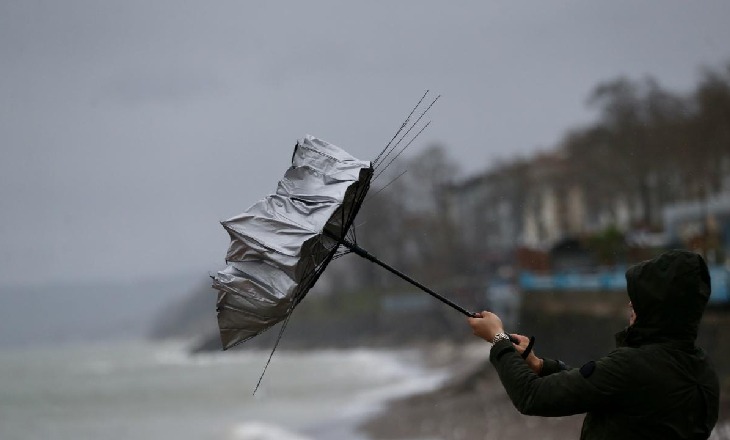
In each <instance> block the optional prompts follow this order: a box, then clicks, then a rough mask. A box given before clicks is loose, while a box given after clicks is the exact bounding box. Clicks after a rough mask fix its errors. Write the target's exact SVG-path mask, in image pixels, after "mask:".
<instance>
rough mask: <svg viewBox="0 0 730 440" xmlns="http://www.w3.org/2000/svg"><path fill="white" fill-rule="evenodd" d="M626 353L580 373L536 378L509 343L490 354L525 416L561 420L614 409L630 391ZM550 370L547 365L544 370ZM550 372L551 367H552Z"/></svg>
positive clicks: (597, 362) (573, 372)
mask: <svg viewBox="0 0 730 440" xmlns="http://www.w3.org/2000/svg"><path fill="white" fill-rule="evenodd" d="M627 360H628V359H626V358H625V353H623V352H619V351H615V352H613V353H611V354H610V355H608V356H606V357H604V358H602V359H599V360H598V361H595V362H589V363H587V364H586V365H584V366H583V367H581V368H580V369H571V370H564V371H560V372H554V373H553V374H549V375H546V376H543V377H540V376H538V375H537V374H535V373H534V372H533V371H532V370H531V369H530V368H529V366H528V365H527V364H526V363H525V361H524V360H523V359H522V358H521V357H520V355H519V354H518V352H517V350H515V348H514V346H513V345H512V344H511V343H509V341H499V342H498V343H496V344H495V345H494V346H493V347H492V350H491V353H490V361H491V362H492V364H493V365H494V367H495V369H496V370H497V374H498V375H499V378H500V380H501V381H502V385H503V386H504V388H505V390H506V391H507V394H508V395H509V397H510V399H511V400H512V403H513V404H514V405H515V407H516V408H517V410H518V411H520V412H521V413H522V414H527V415H536V416H546V417H550V416H553V417H557V416H567V415H572V414H580V413H584V412H588V411H592V410H596V409H605V408H610V407H611V406H613V405H616V404H617V403H618V402H620V401H621V399H622V398H623V396H624V395H625V393H626V392H627V391H628V390H629V383H630V380H629V379H630V376H629V375H628V371H626V370H627V362H626V361H627ZM547 366H548V364H547V363H544V364H543V369H544V368H546V367H547ZM548 368H550V367H548Z"/></svg>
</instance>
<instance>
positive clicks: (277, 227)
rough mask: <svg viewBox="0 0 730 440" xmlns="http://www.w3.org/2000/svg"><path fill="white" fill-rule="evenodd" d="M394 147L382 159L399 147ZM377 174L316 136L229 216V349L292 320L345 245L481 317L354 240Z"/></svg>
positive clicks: (218, 283) (225, 275)
mask: <svg viewBox="0 0 730 440" xmlns="http://www.w3.org/2000/svg"><path fill="white" fill-rule="evenodd" d="M424 97H425V95H424ZM422 99H423V98H422ZM437 99H438V98H437ZM434 102H435V100H434ZM419 104H420V101H419ZM431 105H433V102H432V103H431ZM416 107H418V105H417V106H416ZM429 108H430V106H429ZM414 110H415V108H414ZM426 111H428V108H427V109H426ZM411 114H413V112H411ZM423 114H425V112H424V113H422V114H421V117H422V116H423ZM409 118H410V115H409ZM408 120H409V119H406V122H404V123H403V125H402V126H401V130H402V129H403V128H404V127H405V126H406V124H407V123H408ZM419 120H420V117H419ZM416 123H418V121H416ZM427 125H428V124H426V126H427ZM414 126H415V124H414ZM411 128H413V126H412V127H411ZM424 128H426V127H423V128H422V129H421V131H423V129H424ZM408 131H410V129H409V130H408ZM408 131H407V132H406V134H405V135H407V134H408ZM421 131H419V132H418V133H417V134H416V135H415V136H414V137H413V139H415V137H417V136H418V134H420V132H421ZM399 133H400V130H399V132H398V133H396V136H398V134H399ZM405 135H403V137H404V136H405ZM396 136H394V138H393V139H392V140H391V143H392V142H393V140H394V139H395V137H396ZM403 137H401V140H402V139H403ZM413 139H411V141H410V142H409V143H408V144H407V145H406V147H407V146H408V145H410V143H411V142H413ZM399 142H400V141H399ZM396 145H397V144H396ZM389 146H390V143H389V144H388V146H386V149H385V150H383V152H381V154H380V155H379V156H378V158H376V160H375V161H378V160H382V159H383V154H384V153H386V152H387V154H385V156H386V157H387V156H388V155H390V154H391V153H392V152H393V151H394V149H393V148H391V149H388V148H389ZM404 149H405V147H404V148H403V149H401V151H400V152H402V151H403V150H404ZM398 154H400V153H398ZM396 157H397V155H396ZM391 162H392V159H391ZM373 174H374V167H373V164H372V163H371V162H369V161H362V160H359V159H356V158H355V157H353V156H352V155H350V154H349V153H347V152H346V151H344V150H343V149H341V148H339V147H337V146H335V145H333V144H330V143H328V142H326V141H323V140H321V139H317V138H315V137H313V136H309V135H308V136H306V137H304V138H303V139H301V140H299V141H298V142H297V144H296V146H295V147H294V153H293V156H292V165H291V167H290V168H289V169H288V170H287V171H286V173H285V175H284V177H283V178H282V179H281V180H280V181H279V184H278V186H277V189H276V193H275V194H272V195H269V196H267V197H266V198H264V199H263V200H260V201H259V202H257V203H256V204H254V205H253V206H251V207H250V208H249V209H248V210H247V211H246V212H244V213H243V214H240V215H238V216H236V217H233V218H231V219H228V220H226V221H223V222H221V224H222V225H223V227H224V228H225V229H226V231H228V233H229V235H230V238H231V243H230V246H229V248H228V252H227V254H226V262H227V267H226V268H225V269H223V270H221V271H220V272H218V273H217V275H216V276H214V277H213V287H214V288H215V289H217V290H218V291H219V293H218V301H217V311H218V326H219V329H220V336H221V342H222V344H223V348H224V349H228V348H231V347H233V346H235V345H237V344H240V343H242V342H244V341H246V340H248V339H250V338H252V337H254V336H256V335H258V334H260V333H262V332H264V331H266V330H268V329H269V328H271V327H272V326H274V325H275V324H277V323H279V322H282V321H286V320H288V318H289V317H290V316H291V313H292V311H293V310H294V308H295V307H296V306H297V305H298V304H299V303H300V302H301V301H302V299H303V298H304V296H305V295H306V294H307V292H308V291H309V290H310V289H311V288H312V286H314V284H315V282H316V281H317V279H318V278H319V277H320V275H321V274H322V273H323V272H324V270H325V268H326V267H327V264H328V263H329V262H330V261H331V260H332V259H333V258H334V257H335V255H336V254H337V252H338V249H339V247H340V246H341V245H342V246H344V247H345V248H346V249H347V250H348V251H349V252H353V253H355V254H357V255H359V256H361V257H363V258H366V259H367V260H369V261H371V262H374V263H376V264H378V265H380V266H381V267H383V268H385V269H387V270H389V271H390V272H392V273H394V274H395V275H397V276H399V277H401V278H403V279H404V280H406V281H408V282H410V283H411V284H413V285H415V286H417V287H419V288H420V289H421V290H423V291H425V292H427V293H428V294H430V295H431V296H433V297H435V298H437V299H438V300H440V301H442V302H443V303H445V304H447V305H449V306H451V307H452V308H454V309H456V310H458V311H459V312H461V313H463V314H464V315H466V316H476V314H475V313H473V312H470V311H468V310H466V309H464V308H463V307H461V306H459V305H458V304H455V303H454V302H452V301H450V300H449V299H447V298H445V297H443V296H441V295H439V294H438V293H436V292H434V291H433V290H431V289H429V288H428V287H426V286H424V285H423V284H421V283H419V282H417V281H415V280H414V279H412V278H410V277H408V276H407V275H405V274H404V273H402V272H400V271H398V270H396V269H394V268H392V267H391V266H389V265H387V264H385V263H384V262H382V261H380V260H379V259H378V258H376V257H375V256H373V255H372V254H370V253H368V252H367V251H365V250H364V249H362V248H361V247H360V246H358V245H357V244H356V243H355V242H353V241H351V240H348V239H347V235H348V232H349V231H350V229H351V227H352V224H353V221H354V219H355V216H356V215H357V213H358V210H359V209H360V206H361V205H362V203H363V201H364V200H365V196H366V194H367V192H368V189H369V188H370V182H371V179H372V178H373ZM285 323H286V322H285ZM283 328H284V326H282V330H281V331H283ZM277 342H278V340H277ZM272 354H273V351H272ZM270 359H271V358H269V360H270ZM267 365H268V364H267ZM262 376H263V374H262ZM259 383H260V381H259ZM257 387H258V385H257Z"/></svg>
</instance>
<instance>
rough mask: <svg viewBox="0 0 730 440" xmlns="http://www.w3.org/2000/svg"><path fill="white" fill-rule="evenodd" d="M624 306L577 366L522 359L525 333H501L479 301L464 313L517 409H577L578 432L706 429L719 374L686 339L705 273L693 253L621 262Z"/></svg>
mask: <svg viewBox="0 0 730 440" xmlns="http://www.w3.org/2000/svg"><path fill="white" fill-rule="evenodd" d="M626 281H627V292H628V296H629V299H630V303H629V304H630V308H631V313H630V316H629V325H628V326H627V327H626V328H625V329H624V330H623V331H621V332H619V333H618V334H617V335H616V343H617V348H616V349H615V350H614V351H612V352H610V353H609V354H608V355H606V356H605V357H603V358H600V359H598V360H596V361H590V362H588V363H586V364H585V365H583V366H582V367H580V368H569V367H568V366H566V365H565V364H564V363H563V362H561V361H557V360H551V359H547V358H545V359H543V358H539V357H537V356H536V355H535V353H534V352H531V353H529V355H528V356H527V357H526V358H525V359H523V358H522V357H521V354H522V353H523V352H524V351H525V348H526V347H527V343H528V338H526V337H525V336H522V335H518V334H514V335H512V336H513V339H516V340H517V342H516V343H513V342H511V341H510V340H509V335H507V334H505V333H504V329H503V328H502V322H501V320H500V318H499V317H498V316H497V315H495V314H493V313H490V312H488V311H484V312H481V313H479V314H477V316H476V317H472V318H468V321H469V325H470V326H471V328H472V330H473V332H474V334H475V335H477V336H479V337H481V338H483V339H485V340H486V341H488V342H491V343H492V344H493V345H492V348H491V350H490V355H489V358H490V362H491V363H492V364H493V365H494V368H495V369H496V370H497V373H498V375H499V378H500V380H501V382H502V384H503V386H504V388H505V390H506V391H507V394H508V395H509V397H510V400H511V401H512V403H513V404H514V405H515V407H516V408H517V410H519V411H520V412H521V413H522V414H526V415H534V416H545V417H559V416H568V415H573V414H581V413H586V416H585V418H584V420H583V427H582V429H581V436H580V438H581V439H585V440H593V439H663V440H669V439H707V438H708V437H709V436H710V434H711V432H712V429H713V427H714V426H715V423H716V422H717V417H718V410H719V396H720V392H719V381H718V377H717V374H716V373H715V371H714V369H713V367H712V366H711V364H710V362H709V360H708V358H707V356H706V355H705V353H704V351H703V350H702V349H700V348H698V347H697V346H696V345H695V340H696V338H697V330H698V327H699V323H700V320H701V318H702V314H703V312H704V309H705V305H706V303H707V301H708V299H709V296H710V275H709V271H708V269H707V265H706V264H705V262H704V260H703V259H702V257H701V256H699V255H698V254H695V253H693V252H688V251H683V250H674V251H669V252H666V253H663V254H662V255H660V256H658V257H656V258H655V259H652V260H648V261H644V262H642V263H639V264H637V265H635V266H632V267H630V268H629V269H628V271H627V272H626Z"/></svg>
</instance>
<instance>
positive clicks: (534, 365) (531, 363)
mask: <svg viewBox="0 0 730 440" xmlns="http://www.w3.org/2000/svg"><path fill="white" fill-rule="evenodd" d="M510 336H512V338H514V339H516V340H517V343H514V342H513V343H512V345H514V346H515V350H517V353H519V354H520V355H522V353H524V352H525V350H526V349H527V344H529V343H530V338H528V337H527V336H523V335H518V334H517V333H511V334H510ZM525 362H526V363H527V366H528V367H530V369H531V370H532V371H534V372H535V374H540V371H542V359H541V358H539V357H537V356H536V355H535V351H534V350H533V351H531V352H530V354H528V355H527V358H526V359H525Z"/></svg>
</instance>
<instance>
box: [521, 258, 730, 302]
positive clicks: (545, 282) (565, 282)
mask: <svg viewBox="0 0 730 440" xmlns="http://www.w3.org/2000/svg"><path fill="white" fill-rule="evenodd" d="M625 273H626V270H625V269H617V270H613V271H604V272H597V273H571V272H562V273H552V274H545V275H543V274H535V273H532V272H528V271H523V272H522V273H520V277H519V286H520V289H521V290H522V291H523V292H540V291H561V290H562V291H571V290H573V291H579V290H591V291H611V292H626V277H625ZM710 277H711V278H712V295H711V296H710V303H711V304H716V305H721V304H730V271H728V269H727V268H725V267H723V266H718V265H715V266H711V267H710Z"/></svg>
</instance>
